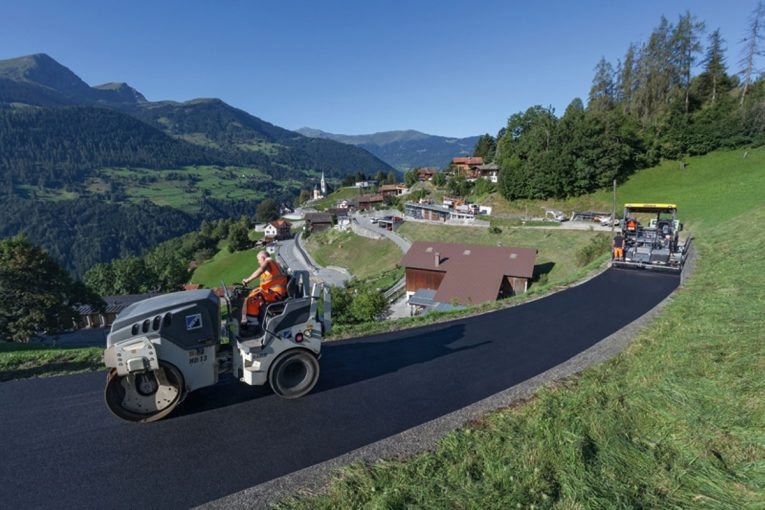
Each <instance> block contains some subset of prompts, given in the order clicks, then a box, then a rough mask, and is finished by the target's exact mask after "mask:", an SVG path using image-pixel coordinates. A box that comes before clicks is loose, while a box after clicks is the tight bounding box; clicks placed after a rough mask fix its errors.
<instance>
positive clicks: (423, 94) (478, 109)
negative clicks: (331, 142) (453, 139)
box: [0, 0, 756, 136]
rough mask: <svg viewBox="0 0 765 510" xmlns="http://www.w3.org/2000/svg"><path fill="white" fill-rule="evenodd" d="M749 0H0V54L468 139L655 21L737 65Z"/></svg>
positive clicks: (294, 116)
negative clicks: (719, 49)
mask: <svg viewBox="0 0 765 510" xmlns="http://www.w3.org/2000/svg"><path fill="white" fill-rule="evenodd" d="M755 2H756V0H728V1H726V2H721V1H720V0H715V1H707V0H698V1H692V0H678V1H675V0H663V1H658V0H641V1H639V2H626V1H619V0H611V1H605V0H579V1H571V0H569V1H537V2H510V1H504V2H503V1H480V0H473V1H463V2H454V1H445V0H441V1H416V0H409V1H405V2H402V1H394V0H390V1H376V0H375V1H371V0H370V1H365V0H356V1H351V0H348V1H320V0H314V1H309V0H305V1H291V0H283V1H256V0H251V1H223V0H222V1H220V2H212V1H165V0H155V1H153V2H145V1H142V0H134V1H131V2H108V1H107V2H104V1H99V2H90V1H88V2H86V1H77V0H73V1H67V2H61V1H57V0H23V1H8V0H0V59H3V58H10V57H15V56H20V55H26V54H31V53H48V54H49V55H51V56H52V57H53V58H55V59H56V60H58V61H59V62H61V63H62V64H64V65H66V66H67V67H69V68H70V69H72V70H73V71H74V72H75V73H77V74H78V75H79V76H80V77H81V78H82V79H84V80H85V81H86V82H88V83H89V84H91V85H97V84H100V83H104V82H108V81H126V82H128V83H129V84H130V85H132V86H133V87H135V88H136V89H138V90H139V91H141V92H142V93H143V94H144V95H145V96H146V97H147V98H148V99H149V100H160V99H174V100H188V99H192V98H195V97H220V98H222V99H223V100H225V101H226V102H228V103H230V104H232V105H234V106H236V107H238V108H242V109H244V110H246V111H248V112H250V113H252V114H254V115H256V116H258V117H261V118H263V119H265V120H267V121H269V122H273V123H275V124H277V125H280V126H283V127H286V128H289V129H296V128H299V127H302V126H310V127H315V128H320V129H324V130H326V131H331V132H336V133H345V134H361V133H369V132H375V131H387V130H392V129H417V130H420V131H424V132H426V133H431V134H440V135H447V136H468V135H473V134H480V133H484V132H489V133H496V131H497V130H498V129H499V128H500V127H502V126H503V125H504V124H505V122H506V120H507V118H508V116H510V115H511V114H513V113H515V112H517V111H520V110H525V109H526V108H527V107H529V106H531V105H534V104H542V105H552V106H553V107H554V108H555V109H556V111H557V112H558V113H559V114H560V113H562V112H563V110H564V109H565V107H566V105H567V104H568V103H569V102H570V101H571V99H572V98H574V97H576V96H579V97H582V98H586V96H587V92H588V91H589V87H590V83H591V80H592V75H593V68H594V67H595V64H596V63H597V61H598V60H599V59H600V57H601V56H605V57H606V58H607V59H609V60H610V61H612V62H614V63H615V62H616V59H618V58H621V57H623V55H624V53H625V51H626V49H627V46H628V44H629V43H630V42H642V41H644V40H646V39H647V37H648V36H649V34H650V32H651V30H652V28H653V27H655V26H656V25H657V24H658V22H659V18H660V16H661V15H662V14H663V15H665V16H666V17H667V18H669V19H670V21H673V22H674V21H676V20H677V17H678V15H680V14H681V13H683V12H685V11H686V10H690V11H691V12H692V13H694V14H695V15H696V16H697V17H698V18H699V19H700V20H702V21H704V22H705V23H706V25H707V27H708V31H711V30H713V29H715V28H720V29H721V32H722V35H723V37H724V38H725V39H726V40H727V46H728V48H729V51H728V66H729V70H731V69H735V68H737V65H736V62H737V61H738V59H739V50H740V44H739V42H740V40H741V39H742V38H743V37H744V35H745V31H746V21H747V18H748V15H749V13H750V12H751V11H752V9H753V8H754V7H755ZM704 43H706V40H705V41H704Z"/></svg>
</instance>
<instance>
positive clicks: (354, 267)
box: [303, 229, 403, 279]
mask: <svg viewBox="0 0 765 510" xmlns="http://www.w3.org/2000/svg"><path fill="white" fill-rule="evenodd" d="M303 244H304V246H305V249H306V250H308V253H310V254H311V256H312V257H313V258H314V259H315V260H316V262H317V263H318V264H320V265H322V266H325V267H326V266H340V267H344V268H346V269H348V271H350V273H351V274H352V275H353V276H354V277H356V278H359V279H367V278H372V277H374V276H375V275H379V274H380V273H384V272H386V271H390V270H392V269H394V268H395V267H396V264H398V262H399V261H400V260H401V257H402V256H403V254H402V253H401V250H400V249H399V248H398V246H396V245H395V244H394V243H393V241H389V240H388V239H379V240H375V239H369V238H366V237H362V236H359V235H356V234H354V233H353V232H350V231H347V232H338V231H336V230H333V229H330V230H326V231H324V232H320V233H316V234H312V235H311V236H310V237H309V238H308V239H305V241H304V243H303Z"/></svg>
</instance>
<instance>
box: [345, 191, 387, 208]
mask: <svg viewBox="0 0 765 510" xmlns="http://www.w3.org/2000/svg"><path fill="white" fill-rule="evenodd" d="M383 203H385V201H384V200H383V196H382V195H379V194H376V195H360V196H358V197H357V198H355V199H352V200H351V207H355V208H356V209H358V210H359V211H368V210H371V209H374V208H375V207H376V206H378V205H382V204H383Z"/></svg>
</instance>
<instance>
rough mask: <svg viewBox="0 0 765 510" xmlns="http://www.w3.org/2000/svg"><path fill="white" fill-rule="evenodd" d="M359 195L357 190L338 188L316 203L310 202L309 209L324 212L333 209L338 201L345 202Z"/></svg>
mask: <svg viewBox="0 0 765 510" xmlns="http://www.w3.org/2000/svg"><path fill="white" fill-rule="evenodd" d="M359 195H361V192H360V191H359V189H358V188H338V189H336V190H335V191H333V192H332V193H330V194H329V195H327V196H326V197H324V198H322V199H321V200H317V201H316V202H312V203H311V204H310V205H311V207H313V208H315V209H319V210H322V211H323V210H325V209H328V208H330V207H334V206H335V203H336V202H337V201H338V200H347V199H350V198H353V197H357V196H359Z"/></svg>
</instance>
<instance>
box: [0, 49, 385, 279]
mask: <svg viewBox="0 0 765 510" xmlns="http://www.w3.org/2000/svg"><path fill="white" fill-rule="evenodd" d="M0 147H1V148H2V150H0V209H2V225H1V226H0V236H10V235H14V234H16V233H18V232H25V233H26V234H27V236H28V238H29V239H30V240H31V241H32V242H34V243H37V244H42V245H43V246H45V248H46V249H48V250H49V251H50V253H51V254H52V255H53V256H54V257H56V258H57V259H58V260H59V261H60V262H61V263H62V264H63V265H64V266H65V267H66V268H67V269H69V270H70V271H73V272H74V273H75V274H76V275H82V274H83V273H84V272H85V271H86V270H87V269H88V268H89V267H91V266H92V265H93V264H94V263H98V262H108V261H109V260H112V259H113V258H115V257H118V256H125V255H128V254H140V253H142V252H143V251H145V250H147V249H149V248H151V247H153V246H155V245H156V244H157V243H158V242H161V241H163V240H165V239H168V238H171V237H174V236H177V235H179V234H182V233H185V232H188V231H189V230H191V229H194V228H196V227H197V226H198V225H199V222H200V221H202V220H203V219H215V218H225V217H238V216H239V215H241V214H252V213H254V211H255V209H256V207H257V205H258V203H259V202H260V201H261V200H262V199H264V198H265V197H270V198H273V199H275V200H276V201H277V203H279V202H285V203H291V202H292V199H293V197H295V196H297V195H298V194H299V193H300V191H301V189H311V188H312V187H313V185H314V184H316V183H318V179H319V176H320V174H321V172H324V173H325V174H326V175H327V177H328V178H335V179H338V180H339V179H340V178H342V177H343V176H345V175H346V174H349V173H356V172H359V171H365V172H367V173H370V174H372V173H374V172H379V171H386V172H387V171H390V170H392V169H391V167H390V166H388V165H387V164H385V163H383V162H382V161H380V160H379V159H377V158H375V157H374V156H372V155H371V154H369V153H368V152H366V151H365V150H363V149H360V148H357V147H353V146H349V145H344V144H341V143H338V142H334V141H331V140H316V139H312V138H307V137H304V136H302V135H300V134H298V133H295V132H292V131H288V130H286V129H282V128H280V127H278V126H274V125H273V124H270V123H268V122H265V121H263V120H261V119H258V118H257V117H254V116H252V115H250V114H248V113H247V112H244V111H242V110H239V109H236V108H233V107H231V106H229V105H227V104H226V103H224V102H223V101H220V100H217V99H199V100H193V101H188V102H185V103H176V102H172V101H163V102H156V103H154V102H149V101H147V100H146V98H145V97H144V96H143V95H142V94H141V93H140V92H138V91H136V90H135V89H133V88H132V87H130V86H129V85H127V84H125V83H107V84H104V85H100V86H97V87H91V86H89V85H88V84H87V83H85V82H84V81H82V80H81V79H80V78H79V77H78V76H77V75H76V74H75V73H73V72H72V71H71V70H69V69H68V68H66V67H64V66H62V65H61V64H59V63H58V62H56V61H55V60H54V59H52V58H51V57H49V56H47V55H44V54H37V55H31V56H27V57H19V58H15V59H10V60H2V61H0Z"/></svg>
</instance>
